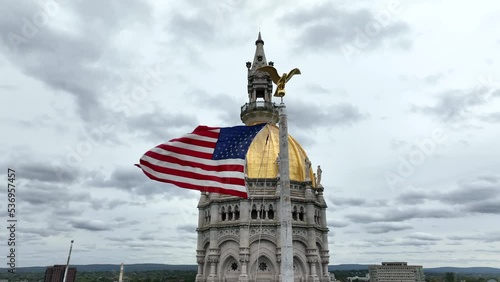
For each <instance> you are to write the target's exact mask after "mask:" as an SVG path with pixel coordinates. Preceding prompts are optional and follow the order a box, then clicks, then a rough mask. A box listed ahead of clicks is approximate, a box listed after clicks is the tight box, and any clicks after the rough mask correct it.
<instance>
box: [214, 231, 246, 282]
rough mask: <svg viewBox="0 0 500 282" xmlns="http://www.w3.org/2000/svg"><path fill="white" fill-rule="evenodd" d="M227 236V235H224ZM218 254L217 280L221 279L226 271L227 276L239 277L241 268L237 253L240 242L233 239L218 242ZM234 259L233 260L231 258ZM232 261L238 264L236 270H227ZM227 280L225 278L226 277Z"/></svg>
mask: <svg viewBox="0 0 500 282" xmlns="http://www.w3.org/2000/svg"><path fill="white" fill-rule="evenodd" d="M226 237H229V236H226ZM219 249H220V254H219V263H218V264H217V271H216V273H217V277H218V278H217V279H219V280H218V281H223V278H224V275H225V274H226V272H227V273H228V278H231V279H233V278H234V277H236V278H238V277H239V272H240V270H241V267H240V263H239V253H240V244H239V243H238V241H235V240H229V239H228V240H225V241H224V242H222V243H220V244H219ZM233 259H234V260H233ZM234 261H236V263H237V264H238V271H237V273H236V271H228V269H227V268H228V267H231V265H230V264H232V263H233V262H234ZM226 280H227V279H226ZM228 281H238V279H236V280H228Z"/></svg>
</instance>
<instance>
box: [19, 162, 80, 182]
mask: <svg viewBox="0 0 500 282" xmlns="http://www.w3.org/2000/svg"><path fill="white" fill-rule="evenodd" d="M17 168H18V171H19V172H20V177H22V178H23V179H26V180H30V181H40V182H47V183H65V184H70V183H75V182H77V181H78V180H79V179H80V178H81V177H82V176H83V173H84V172H83V171H81V170H78V169H75V168H70V167H68V166H65V167H54V166H48V165H47V162H38V161H32V162H29V163H20V164H18V165H17Z"/></svg>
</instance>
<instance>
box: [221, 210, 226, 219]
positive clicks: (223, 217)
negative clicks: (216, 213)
mask: <svg viewBox="0 0 500 282" xmlns="http://www.w3.org/2000/svg"><path fill="white" fill-rule="evenodd" d="M220 219H221V221H225V220H226V209H225V208H224V207H222V209H221V218H220Z"/></svg>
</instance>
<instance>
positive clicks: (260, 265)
mask: <svg viewBox="0 0 500 282" xmlns="http://www.w3.org/2000/svg"><path fill="white" fill-rule="evenodd" d="M259 269H260V270H261V271H264V270H267V263H265V262H261V263H259Z"/></svg>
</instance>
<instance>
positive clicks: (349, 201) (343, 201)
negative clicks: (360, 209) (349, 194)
mask: <svg viewBox="0 0 500 282" xmlns="http://www.w3.org/2000/svg"><path fill="white" fill-rule="evenodd" d="M329 200H330V202H332V203H333V205H335V206H364V205H365V204H366V200H364V199H361V198H342V197H335V196H331V197H329Z"/></svg>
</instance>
